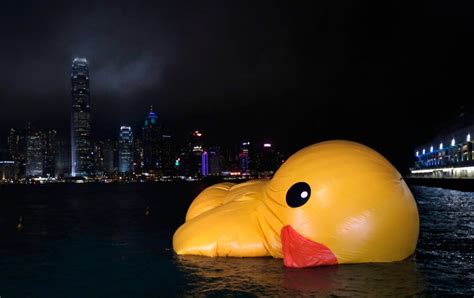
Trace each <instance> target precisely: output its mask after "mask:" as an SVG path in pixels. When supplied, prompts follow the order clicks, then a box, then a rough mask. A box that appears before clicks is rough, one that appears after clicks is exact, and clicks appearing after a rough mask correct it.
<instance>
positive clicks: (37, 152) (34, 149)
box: [25, 130, 44, 177]
mask: <svg viewBox="0 0 474 298" xmlns="http://www.w3.org/2000/svg"><path fill="white" fill-rule="evenodd" d="M43 163H44V139H43V135H42V133H41V132H39V131H37V130H30V131H29V132H28V136H27V137H26V166H25V167H26V176H27V177H41V176H43Z"/></svg>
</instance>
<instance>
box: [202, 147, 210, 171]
mask: <svg viewBox="0 0 474 298" xmlns="http://www.w3.org/2000/svg"><path fill="white" fill-rule="evenodd" d="M201 175H202V176H203V177H205V176H207V175H209V162H208V154H207V151H203V152H202V154H201Z"/></svg>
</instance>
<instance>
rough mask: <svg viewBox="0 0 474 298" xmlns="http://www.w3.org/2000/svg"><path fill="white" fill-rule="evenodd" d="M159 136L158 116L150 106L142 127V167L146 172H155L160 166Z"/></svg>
mask: <svg viewBox="0 0 474 298" xmlns="http://www.w3.org/2000/svg"><path fill="white" fill-rule="evenodd" d="M161 138H162V136H161V126H160V125H159V123H158V116H157V115H156V113H155V112H153V106H151V107H150V112H149V113H148V115H147V117H146V118H145V122H144V124H143V128H142V146H143V168H144V170H145V171H147V172H157V171H159V170H160V168H161V161H160V156H161V154H160V153H161V152H160V149H161V148H160V143H161Z"/></svg>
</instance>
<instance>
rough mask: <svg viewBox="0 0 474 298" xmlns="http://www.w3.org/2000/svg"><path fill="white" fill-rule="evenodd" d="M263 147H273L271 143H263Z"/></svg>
mask: <svg viewBox="0 0 474 298" xmlns="http://www.w3.org/2000/svg"><path fill="white" fill-rule="evenodd" d="M263 147H264V148H271V147H272V144H270V143H265V144H263Z"/></svg>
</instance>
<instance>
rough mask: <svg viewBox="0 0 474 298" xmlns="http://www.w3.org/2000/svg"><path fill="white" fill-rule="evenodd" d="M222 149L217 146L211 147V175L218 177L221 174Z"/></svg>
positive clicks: (209, 153)
mask: <svg viewBox="0 0 474 298" xmlns="http://www.w3.org/2000/svg"><path fill="white" fill-rule="evenodd" d="M221 159H222V156H221V148H220V147H217V146H213V147H209V152H208V161H209V175H214V176H218V175H220V174H221V164H222V162H221Z"/></svg>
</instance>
